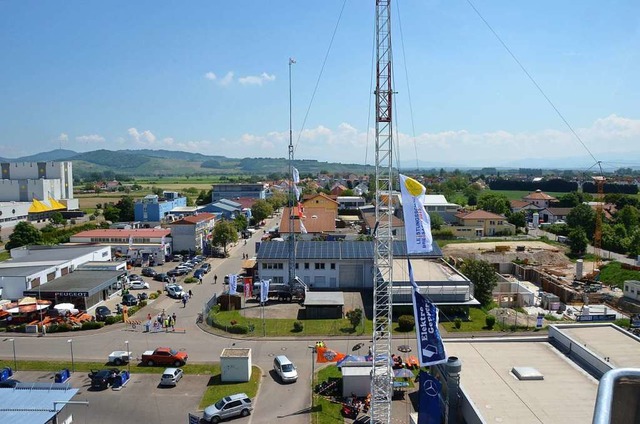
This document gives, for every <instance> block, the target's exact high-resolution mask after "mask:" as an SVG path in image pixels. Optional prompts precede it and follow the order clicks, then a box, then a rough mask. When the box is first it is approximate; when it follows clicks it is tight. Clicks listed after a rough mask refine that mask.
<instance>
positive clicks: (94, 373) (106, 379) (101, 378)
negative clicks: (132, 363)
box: [89, 368, 120, 390]
mask: <svg viewBox="0 0 640 424" xmlns="http://www.w3.org/2000/svg"><path fill="white" fill-rule="evenodd" d="M118 375H120V370H119V369H118V368H109V369H104V370H91V372H90V373H89V378H90V379H91V388H92V389H98V390H102V389H106V388H107V387H109V386H111V385H112V384H113V382H114V380H115V379H116V377H117V376H118Z"/></svg>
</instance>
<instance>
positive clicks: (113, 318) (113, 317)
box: [104, 315, 122, 325]
mask: <svg viewBox="0 0 640 424" xmlns="http://www.w3.org/2000/svg"><path fill="white" fill-rule="evenodd" d="M117 322H122V315H111V316H108V317H107V318H106V319H105V320H104V324H105V325H111V324H115V323H117Z"/></svg>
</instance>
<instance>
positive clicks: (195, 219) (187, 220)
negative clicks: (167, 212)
mask: <svg viewBox="0 0 640 424" xmlns="http://www.w3.org/2000/svg"><path fill="white" fill-rule="evenodd" d="M238 203H240V202H238ZM214 218H215V215H214V214H212V213H207V212H203V213H199V214H197V215H191V216H185V217H184V218H182V219H180V220H178V221H175V222H172V223H171V224H169V225H195V224H197V223H199V222H202V221H210V220H212V219H214Z"/></svg>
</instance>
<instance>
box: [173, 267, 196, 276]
mask: <svg viewBox="0 0 640 424" xmlns="http://www.w3.org/2000/svg"><path fill="white" fill-rule="evenodd" d="M175 270H176V271H178V272H180V273H181V274H180V275H185V274H188V273H190V272H191V271H193V268H190V267H188V266H184V265H178V266H177V267H176V268H175Z"/></svg>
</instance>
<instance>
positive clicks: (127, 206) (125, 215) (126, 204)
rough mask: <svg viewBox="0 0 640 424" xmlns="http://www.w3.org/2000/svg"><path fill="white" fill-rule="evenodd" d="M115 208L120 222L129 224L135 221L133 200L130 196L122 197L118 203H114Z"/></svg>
mask: <svg viewBox="0 0 640 424" xmlns="http://www.w3.org/2000/svg"><path fill="white" fill-rule="evenodd" d="M116 208H118V209H120V222H131V221H133V220H135V213H134V203H133V198H132V197H130V196H122V198H121V199H120V201H119V202H118V203H116Z"/></svg>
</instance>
